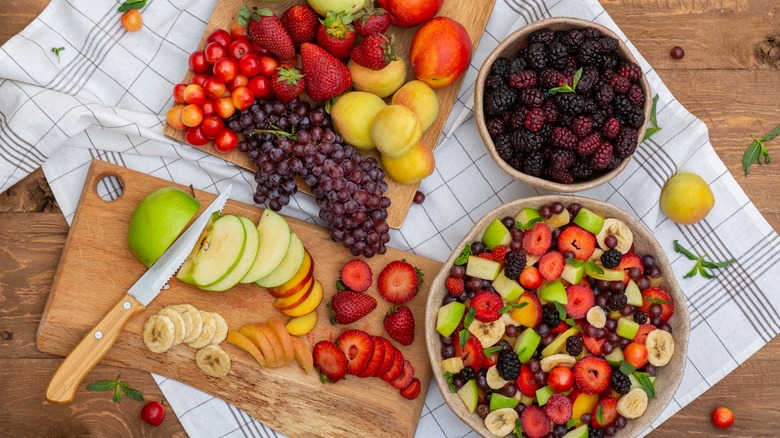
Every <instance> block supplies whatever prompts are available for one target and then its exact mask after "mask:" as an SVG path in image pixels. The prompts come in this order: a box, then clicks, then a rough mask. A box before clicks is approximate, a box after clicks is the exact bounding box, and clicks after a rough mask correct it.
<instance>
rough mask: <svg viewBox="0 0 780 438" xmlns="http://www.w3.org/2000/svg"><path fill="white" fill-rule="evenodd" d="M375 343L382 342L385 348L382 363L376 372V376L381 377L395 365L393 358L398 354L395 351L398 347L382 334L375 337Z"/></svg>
mask: <svg viewBox="0 0 780 438" xmlns="http://www.w3.org/2000/svg"><path fill="white" fill-rule="evenodd" d="M374 344H382V346H383V347H382V348H384V353H383V356H382V363H381V364H380V365H379V368H377V370H376V372H375V373H374V377H381V376H382V375H383V374H384V373H386V372H387V370H389V369H390V367H391V366H392V365H393V360H394V359H395V354H396V353H395V352H396V350H397V349H396V348H395V346H394V345H393V344H392V343H391V342H390V341H388V340H387V339H385V338H383V337H381V336H376V337H374ZM375 348H376V347H375Z"/></svg>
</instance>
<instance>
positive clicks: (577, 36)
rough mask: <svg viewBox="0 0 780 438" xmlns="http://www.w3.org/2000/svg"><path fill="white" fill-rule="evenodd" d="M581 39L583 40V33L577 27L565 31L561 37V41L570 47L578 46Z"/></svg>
mask: <svg viewBox="0 0 780 438" xmlns="http://www.w3.org/2000/svg"><path fill="white" fill-rule="evenodd" d="M583 41H585V34H583V33H582V31H580V30H579V29H572V30H570V31H568V32H566V35H565V36H564V37H563V38H561V42H562V43H564V44H566V45H567V46H569V47H571V48H576V47H578V46H579V45H580V44H582V42H583Z"/></svg>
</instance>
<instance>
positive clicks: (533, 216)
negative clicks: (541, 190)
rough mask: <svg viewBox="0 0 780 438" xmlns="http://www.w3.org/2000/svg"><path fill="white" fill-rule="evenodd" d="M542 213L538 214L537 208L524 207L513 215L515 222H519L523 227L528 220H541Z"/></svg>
mask: <svg viewBox="0 0 780 438" xmlns="http://www.w3.org/2000/svg"><path fill="white" fill-rule="evenodd" d="M541 219H542V215H541V214H539V210H535V209H533V208H524V209H522V210H520V213H517V215H515V222H517V223H518V224H520V226H522V227H525V226H526V225H527V224H528V223H529V222H531V221H532V220H541Z"/></svg>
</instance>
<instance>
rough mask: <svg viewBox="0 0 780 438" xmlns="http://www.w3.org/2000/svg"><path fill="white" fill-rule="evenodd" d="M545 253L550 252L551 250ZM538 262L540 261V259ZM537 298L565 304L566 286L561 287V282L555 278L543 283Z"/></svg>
mask: <svg viewBox="0 0 780 438" xmlns="http://www.w3.org/2000/svg"><path fill="white" fill-rule="evenodd" d="M547 254H552V251H551V252H548V253H547ZM558 255H560V253H558ZM545 256H546V254H545ZM542 259H544V257H542ZM539 263H541V260H540V261H539ZM539 298H540V299H542V300H545V301H550V302H552V301H556V302H558V303H561V304H567V303H568V302H569V299H568V297H567V293H566V288H565V287H563V283H561V281H560V280H555V281H552V282H550V283H547V284H546V285H544V287H543V288H542V290H541V292H539Z"/></svg>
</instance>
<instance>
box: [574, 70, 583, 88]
mask: <svg viewBox="0 0 780 438" xmlns="http://www.w3.org/2000/svg"><path fill="white" fill-rule="evenodd" d="M581 77H582V67H580V68H578V69H577V73H574V79H573V80H572V83H571V87H572V88H574V89H575V90H576V89H577V84H578V83H579V82H580V78H581Z"/></svg>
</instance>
